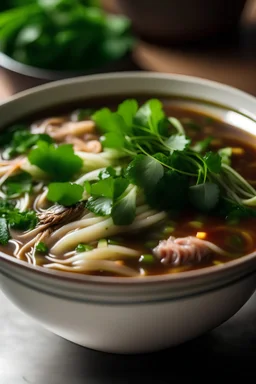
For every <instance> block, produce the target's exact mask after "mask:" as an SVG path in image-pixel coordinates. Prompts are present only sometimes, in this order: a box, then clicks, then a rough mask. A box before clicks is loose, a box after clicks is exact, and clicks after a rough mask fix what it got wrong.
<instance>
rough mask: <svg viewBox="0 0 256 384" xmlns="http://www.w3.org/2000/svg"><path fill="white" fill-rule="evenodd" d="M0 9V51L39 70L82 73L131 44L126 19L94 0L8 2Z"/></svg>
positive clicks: (117, 55)
mask: <svg viewBox="0 0 256 384" xmlns="http://www.w3.org/2000/svg"><path fill="white" fill-rule="evenodd" d="M9 4H10V5H9V8H11V9H8V10H6V11H5V12H2V13H0V49H1V50H2V51H3V52H4V53H6V54H7V55H9V56H10V57H12V58H13V59H15V60H17V61H19V62H21V63H24V64H27V65H31V66H35V67H38V68H45V69H51V70H68V71H85V70H90V69H94V68H99V67H103V66H105V65H106V64H108V63H110V62H112V61H115V60H119V59H121V58H122V57H124V56H125V55H126V54H127V53H128V52H129V51H130V50H131V49H132V47H133V43H134V38H133V36H132V34H131V31H130V21H129V20H128V19H127V18H126V17H124V16H121V15H120V16H119V15H108V14H106V13H105V12H104V11H103V10H102V9H101V8H100V6H99V4H98V1H93V0H87V1H86V0H34V1H33V0H24V1H23V0H12V1H10V3H9Z"/></svg>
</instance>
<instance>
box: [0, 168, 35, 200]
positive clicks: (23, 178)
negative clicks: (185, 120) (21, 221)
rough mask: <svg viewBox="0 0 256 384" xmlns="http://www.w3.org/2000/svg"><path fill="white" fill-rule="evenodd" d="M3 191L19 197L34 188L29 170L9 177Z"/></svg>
mask: <svg viewBox="0 0 256 384" xmlns="http://www.w3.org/2000/svg"><path fill="white" fill-rule="evenodd" d="M2 190H3V192H4V193H5V194H6V195H7V196H8V197H18V196H20V195H22V194H23V193H26V192H28V193H30V192H31V190H32V177H31V175H30V174H29V173H27V172H22V173H20V174H18V175H16V176H12V177H9V178H8V179H7V180H6V181H5V183H4V184H3V186H2Z"/></svg>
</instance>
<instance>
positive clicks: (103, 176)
mask: <svg viewBox="0 0 256 384" xmlns="http://www.w3.org/2000/svg"><path fill="white" fill-rule="evenodd" d="M110 176H112V177H116V170H115V169H114V168H113V167H107V168H105V169H104V170H102V171H100V173H99V179H100V180H103V179H107V178H108V177H110Z"/></svg>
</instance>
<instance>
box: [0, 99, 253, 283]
mask: <svg viewBox="0 0 256 384" xmlns="http://www.w3.org/2000/svg"><path fill="white" fill-rule="evenodd" d="M163 104H164V110H165V113H166V115H167V116H172V117H176V118H177V119H179V121H180V122H181V123H182V124H183V126H184V128H185V131H186V135H187V136H189V137H190V138H191V140H192V144H193V143H196V142H198V141H200V140H203V139H205V138H206V137H209V136H211V137H212V141H211V143H210V144H209V147H208V148H207V150H208V151H218V150H219V149H220V148H225V147H229V148H233V152H232V167H233V169H235V170H236V171H237V172H239V173H240V174H241V175H242V176H243V177H244V178H245V179H246V180H247V181H249V182H250V184H251V185H252V186H253V187H255V185H256V178H255V170H256V149H255V148H256V147H255V144H256V139H255V137H253V136H252V135H250V134H248V133H245V132H243V131H241V130H239V129H237V128H235V127H232V126H230V125H228V124H226V123H225V122H223V121H220V120H218V119H216V118H212V117H209V116H207V115H206V114H205V113H203V112H202V113H199V112H198V111H193V110H191V109H184V108H182V107H180V106H174V105H172V103H171V102H169V101H168V100H163ZM88 105H89V107H90V103H86V104H85V105H83V108H88ZM95 105H97V108H98V107H99V106H100V105H102V106H106V105H107V106H108V107H111V109H115V108H116V105H117V102H113V101H111V100H110V101H109V103H107V102H105V101H104V102H102V101H98V103H96V104H95V103H94V106H95ZM51 116H52V117H53V118H55V116H56V119H59V117H60V119H61V120H60V121H61V123H60V121H58V120H56V121H55V123H54V122H53V123H54V124H53V127H54V125H55V124H56V126H58V124H65V123H66V122H68V121H72V120H73V121H75V120H76V119H77V112H74V111H71V114H70V113H66V112H65V113H62V114H61V115H57V114H56V113H54V114H51ZM51 116H50V117H49V112H48V117H47V118H48V119H49V118H51ZM84 118H85V119H87V116H85V117H84ZM44 124H45V117H44V116H43V115H42V116H39V118H37V119H36V120H34V121H32V122H30V130H31V132H32V133H45V131H44V129H43V127H44ZM54 129H55V128H54ZM54 129H53V130H54ZM55 131H56V132H57V133H56V132H55ZM55 131H54V132H55V133H56V136H55V137H54V140H55V142H56V143H58V144H59V143H72V144H73V145H74V146H77V148H79V145H82V143H81V141H83V142H87V140H89V141H90V142H91V141H98V138H99V133H97V131H94V132H92V133H91V132H89V133H86V134H85V133H84V131H81V133H79V132H78V133H77V134H76V135H75V136H76V138H77V139H78V140H77V141H76V140H73V139H74V138H73V137H71V136H72V135H70V134H69V133H67V134H65V135H64V136H60V137H59V136H58V130H55ZM55 133H54V134H55ZM86 135H87V136H86ZM90 135H91V136H90ZM79 140H80V141H79ZM80 151H81V149H80ZM39 187H40V186H38V184H37V190H38V192H36V191H35V190H33V192H32V193H31V194H30V195H29V202H28V204H27V207H26V209H33V207H35V202H36V201H38V198H39V197H38V196H42V194H43V193H44V191H45V187H43V186H41V188H39ZM159 198H161V196H159ZM51 205H52V203H50V202H49V201H47V200H44V203H43V205H42V206H41V207H40V210H39V211H40V212H43V210H45V209H47V208H49V207H51ZM40 212H39V213H40ZM88 217H89V216H88ZM73 221H74V220H73ZM71 222H72V220H71ZM77 223H78V224H77V228H76V230H78V229H79V228H80V225H79V218H78V220H77ZM65 224H67V222H65ZM255 226H256V217H249V218H246V219H242V220H227V219H226V218H225V217H218V216H215V215H211V214H204V213H200V212H197V211H195V210H193V209H187V210H186V211H184V212H179V211H176V210H171V211H169V212H168V215H167V217H166V218H165V219H163V220H162V221H160V222H159V223H156V225H153V226H152V227H149V228H145V229H144V230H142V231H139V232H138V231H137V230H134V231H132V230H131V231H130V232H129V233H126V231H124V233H120V234H118V235H110V236H107V237H106V238H105V239H104V241H106V242H107V243H108V244H110V245H121V246H124V247H127V248H131V249H133V250H136V251H138V254H139V256H138V257H133V258H129V257H127V258H122V257H120V259H119V258H115V263H116V264H117V265H123V266H126V267H128V268H131V269H133V270H134V271H136V273H137V274H138V275H141V276H144V275H145V276H146V275H159V274H168V273H177V272H182V271H188V270H193V269H200V268H205V267H208V266H214V265H215V266H221V265H222V264H223V263H226V262H229V261H231V260H234V259H236V258H238V257H242V256H244V255H246V254H249V253H251V252H253V251H255V249H256V236H255V231H254V228H255ZM61 227H62V225H60V226H58V225H57V226H56V227H55V230H58V229H59V228H61ZM24 233H25V236H24ZM67 233H69V231H67ZM70 233H72V230H71V232H70ZM11 236H12V239H11V240H10V241H9V243H8V244H7V245H5V246H3V245H2V246H0V250H1V251H2V252H4V253H7V254H9V255H13V256H14V257H18V258H21V259H23V260H26V261H28V262H30V263H33V264H37V265H40V266H47V265H49V264H52V263H53V259H56V258H58V259H62V260H65V259H68V258H69V257H73V256H75V255H78V254H79V252H77V251H76V250H75V249H76V247H73V249H68V250H67V252H65V253H59V254H58V255H56V254H55V253H52V252H51V248H52V246H53V245H54V244H56V243H57V242H58V241H59V240H60V239H61V238H62V236H60V237H57V238H54V241H53V240H52V238H51V233H50V235H49V233H48V235H47V236H49V238H47V237H46V240H45V243H46V244H47V247H48V249H49V251H48V252H46V253H40V252H35V251H33V250H32V248H33V247H32V245H31V246H30V242H31V241H33V239H34V238H35V235H34V232H33V230H32V231H28V232H24V231H19V230H13V229H11ZM169 236H173V237H175V238H183V237H187V236H194V237H197V238H199V239H203V240H207V241H209V242H211V243H213V244H215V245H217V246H218V247H220V248H221V249H223V250H225V251H226V252H228V253H229V256H228V257H227V256H223V255H219V254H215V253H214V252H211V254H209V256H208V257H206V258H204V260H202V261H201V262H199V263H187V264H185V265H181V266H175V265H174V266H170V265H166V264H164V263H163V262H162V261H161V260H160V259H159V258H157V257H155V255H154V253H153V249H154V248H155V247H156V246H157V245H158V243H159V241H160V240H165V239H168V237H169ZM98 240H99V239H97V240H96V241H92V242H90V243H89V245H90V246H91V247H93V248H95V247H97V246H98ZM86 244H87V243H86ZM26 246H27V248H26ZM77 246H78V244H77ZM22 247H25V248H26V249H25V248H24V252H22V253H21V254H19V256H18V250H20V249H21V248H22ZM15 253H16V255H15ZM149 256H152V257H151V258H150V257H149ZM73 272H75V273H81V272H80V271H79V270H76V268H74V269H73ZM82 273H86V274H93V275H102V276H113V275H114V276H115V275H118V273H115V272H109V271H106V270H102V269H98V270H87V271H84V272H82Z"/></svg>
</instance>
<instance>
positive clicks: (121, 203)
mask: <svg viewBox="0 0 256 384" xmlns="http://www.w3.org/2000/svg"><path fill="white" fill-rule="evenodd" d="M135 215H136V187H133V188H132V189H131V190H130V191H129V192H128V193H127V194H126V195H125V196H121V197H120V198H119V199H118V200H117V202H116V203H115V204H114V206H113V208H112V212H111V216H112V219H113V222H114V224H115V225H129V224H131V223H132V222H133V221H134V219H135Z"/></svg>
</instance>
